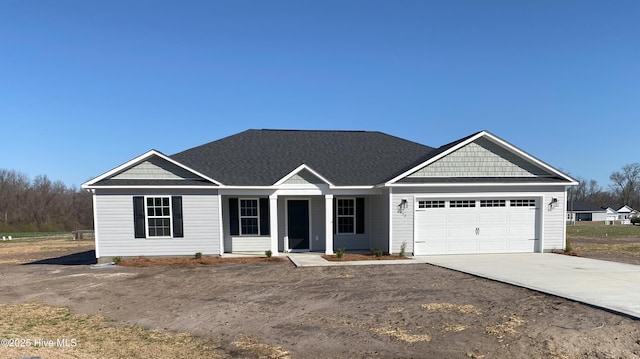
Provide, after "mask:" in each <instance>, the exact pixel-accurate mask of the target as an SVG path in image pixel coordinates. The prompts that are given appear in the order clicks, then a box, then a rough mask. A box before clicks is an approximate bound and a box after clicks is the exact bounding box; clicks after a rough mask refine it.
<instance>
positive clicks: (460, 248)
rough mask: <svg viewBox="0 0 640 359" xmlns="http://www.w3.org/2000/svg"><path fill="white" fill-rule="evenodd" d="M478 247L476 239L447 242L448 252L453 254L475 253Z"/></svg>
mask: <svg viewBox="0 0 640 359" xmlns="http://www.w3.org/2000/svg"><path fill="white" fill-rule="evenodd" d="M476 249H477V242H476V241H474V240H470V241H458V242H450V243H447V253H451V254H465V253H475V252H476Z"/></svg>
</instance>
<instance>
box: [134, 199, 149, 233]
mask: <svg viewBox="0 0 640 359" xmlns="http://www.w3.org/2000/svg"><path fill="white" fill-rule="evenodd" d="M144 219H145V215H144V197H142V196H135V197H133V231H134V235H135V238H145V237H146V236H147V235H146V233H145V228H146V225H145V223H144Z"/></svg>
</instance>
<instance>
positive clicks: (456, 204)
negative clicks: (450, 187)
mask: <svg viewBox="0 0 640 359" xmlns="http://www.w3.org/2000/svg"><path fill="white" fill-rule="evenodd" d="M475 206H476V201H475V200H466V199H464V200H456V201H449V207H451V208H469V207H475Z"/></svg>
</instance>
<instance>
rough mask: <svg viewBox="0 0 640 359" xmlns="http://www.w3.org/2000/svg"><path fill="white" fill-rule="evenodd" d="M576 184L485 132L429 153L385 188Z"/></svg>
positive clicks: (562, 174)
mask: <svg viewBox="0 0 640 359" xmlns="http://www.w3.org/2000/svg"><path fill="white" fill-rule="evenodd" d="M437 183H438V184H443V183H445V184H446V183H451V184H481V183H487V184H489V183H500V184H508V183H513V184H524V183H537V184H566V185H573V184H577V181H576V180H574V179H573V178H571V177H570V176H568V175H566V174H564V173H562V172H560V171H559V170H557V169H555V168H553V167H551V166H550V165H548V164H546V163H544V162H542V161H541V160H539V159H537V158H535V157H533V156H531V155H530V154H528V153H526V152H524V151H522V150H520V149H518V148H517V147H515V146H513V145H511V144H510V143H508V142H506V141H504V140H502V139H500V138H499V137H497V136H495V135H493V134H491V133H490V132H488V131H480V132H477V133H475V134H472V135H470V136H467V137H465V138H462V139H460V140H457V141H455V142H451V143H449V144H446V145H444V146H442V147H440V148H438V149H436V150H435V151H433V152H431V153H429V154H428V155H427V156H425V158H423V159H421V160H420V161H418V162H417V163H416V164H415V165H414V166H412V167H411V168H409V169H408V170H407V171H404V172H403V173H401V174H399V175H398V176H396V177H394V178H393V179H391V180H390V181H389V182H388V183H387V184H388V185H394V184H407V185H409V184H413V185H415V184H425V185H428V184H437Z"/></svg>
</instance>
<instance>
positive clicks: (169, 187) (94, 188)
mask: <svg viewBox="0 0 640 359" xmlns="http://www.w3.org/2000/svg"><path fill="white" fill-rule="evenodd" d="M88 188H89V189H92V190H96V189H98V190H101V189H123V188H126V189H205V190H206V189H212V190H219V189H220V188H224V187H218V186H215V187H214V186H189V185H187V186H150V185H145V186H90V187H88Z"/></svg>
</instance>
